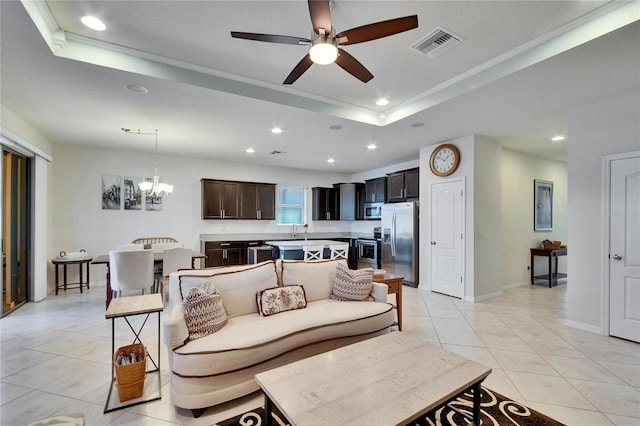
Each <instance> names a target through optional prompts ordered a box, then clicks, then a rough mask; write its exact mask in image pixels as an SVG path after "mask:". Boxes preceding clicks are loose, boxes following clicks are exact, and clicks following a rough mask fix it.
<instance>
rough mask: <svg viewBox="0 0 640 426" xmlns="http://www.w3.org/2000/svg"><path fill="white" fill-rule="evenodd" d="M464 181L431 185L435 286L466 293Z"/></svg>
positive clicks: (434, 288) (441, 290) (452, 293)
mask: <svg viewBox="0 0 640 426" xmlns="http://www.w3.org/2000/svg"><path fill="white" fill-rule="evenodd" d="M463 230H464V181H462V180H454V181H448V182H443V183H434V184H432V185H431V290H432V291H435V292H438V293H443V294H448V295H450V296H454V297H459V298H463V297H464V278H463V261H464V234H463Z"/></svg>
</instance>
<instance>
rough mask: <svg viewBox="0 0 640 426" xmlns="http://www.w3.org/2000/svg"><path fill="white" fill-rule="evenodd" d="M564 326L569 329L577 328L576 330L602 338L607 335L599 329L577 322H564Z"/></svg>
mask: <svg viewBox="0 0 640 426" xmlns="http://www.w3.org/2000/svg"><path fill="white" fill-rule="evenodd" d="M564 323H565V325H566V326H567V327H571V328H577V329H578V330H582V331H588V332H589V333H595V334H600V335H602V336H606V335H607V334H608V333H607V332H605V330H603V329H602V328H601V327H597V326H595V325H590V324H585V323H582V322H578V321H572V320H565V322H564Z"/></svg>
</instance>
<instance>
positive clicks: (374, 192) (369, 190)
mask: <svg viewBox="0 0 640 426" xmlns="http://www.w3.org/2000/svg"><path fill="white" fill-rule="evenodd" d="M364 182H365V185H366V198H365V200H366V201H365V202H366V203H384V202H385V201H386V199H387V196H386V195H387V194H386V193H387V178H385V177H380V178H375V179H369V180H365V181H364Z"/></svg>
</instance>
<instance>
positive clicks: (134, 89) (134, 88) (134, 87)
mask: <svg viewBox="0 0 640 426" xmlns="http://www.w3.org/2000/svg"><path fill="white" fill-rule="evenodd" d="M124 87H126V88H127V89H129V90H131V91H132V92H135V93H139V94H141V95H146V94H147V93H149V89H147V88H146V87H144V86H141V85H140V84H127V85H126V86H124Z"/></svg>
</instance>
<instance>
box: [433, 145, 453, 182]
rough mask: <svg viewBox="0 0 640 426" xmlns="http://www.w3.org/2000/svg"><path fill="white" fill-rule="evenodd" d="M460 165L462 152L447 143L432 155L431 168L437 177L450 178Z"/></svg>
mask: <svg viewBox="0 0 640 426" xmlns="http://www.w3.org/2000/svg"><path fill="white" fill-rule="evenodd" d="M459 164H460V151H458V148H456V147H455V146H453V145H451V144H448V143H445V144H442V145H440V146H438V147H437V148H436V149H434V150H433V152H432V153H431V158H430V159H429V167H430V168H431V172H432V173H433V174H434V175H436V176H449V175H450V174H451V173H453V172H455V171H456V169H457V168H458V165H459Z"/></svg>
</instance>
